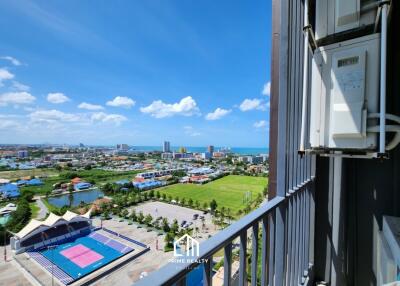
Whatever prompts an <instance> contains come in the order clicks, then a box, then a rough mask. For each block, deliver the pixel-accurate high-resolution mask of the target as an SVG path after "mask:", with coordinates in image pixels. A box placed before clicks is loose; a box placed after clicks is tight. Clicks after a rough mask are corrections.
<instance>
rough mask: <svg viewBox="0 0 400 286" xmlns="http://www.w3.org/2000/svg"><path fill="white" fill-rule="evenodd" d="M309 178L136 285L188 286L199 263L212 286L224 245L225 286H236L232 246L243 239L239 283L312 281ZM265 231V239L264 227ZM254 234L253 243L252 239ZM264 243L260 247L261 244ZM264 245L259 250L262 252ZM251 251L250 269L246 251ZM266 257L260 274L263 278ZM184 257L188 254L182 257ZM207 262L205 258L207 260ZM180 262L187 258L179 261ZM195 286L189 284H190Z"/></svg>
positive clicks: (270, 283)
mask: <svg viewBox="0 0 400 286" xmlns="http://www.w3.org/2000/svg"><path fill="white" fill-rule="evenodd" d="M310 183H311V181H305V182H304V184H303V185H301V186H299V188H298V189H297V190H296V191H293V192H291V193H290V194H287V195H286V196H285V197H279V196H278V197H275V198H273V199H271V200H270V201H268V202H266V203H265V204H263V205H262V206H260V207H259V208H258V209H256V210H254V211H253V212H251V213H250V214H248V215H246V216H245V217H243V218H242V219H240V220H239V221H237V222H235V223H233V224H232V225H230V226H229V227H227V228H226V229H224V230H222V231H220V232H219V233H217V234H216V235H214V236H212V237H211V238H209V239H208V240H206V241H204V242H203V243H201V244H200V247H199V248H200V251H199V256H198V257H195V259H187V260H186V259H182V260H185V261H186V262H183V263H169V264H167V265H165V266H164V267H162V268H161V269H159V270H157V271H155V272H153V273H151V274H150V275H149V276H147V277H145V278H144V279H142V280H140V281H138V282H137V283H136V284H135V285H140V286H155V285H177V286H182V285H189V283H187V279H186V278H187V275H188V273H189V272H190V271H192V270H193V269H194V268H195V267H197V266H198V265H199V264H202V265H203V267H202V269H203V285H206V286H211V285H212V275H213V272H212V258H213V255H214V254H215V253H216V252H217V251H219V250H220V249H222V248H223V249H224V286H229V285H231V282H232V280H231V275H232V271H231V270H232V268H231V266H232V245H233V243H234V241H235V240H237V239H239V240H240V243H239V255H238V260H239V265H240V266H239V278H238V279H239V283H238V284H239V285H247V284H248V274H250V277H251V279H250V282H251V285H254V286H255V285H308V284H309V283H310V276H311V271H310V270H312V256H313V251H312V244H313V241H312V238H313V227H312V226H313V209H314V208H313V201H314V198H313V186H312V185H313V184H312V183H311V184H310ZM260 230H261V232H262V234H261V239H259V237H260V236H259V231H260ZM249 237H250V238H251V247H248V243H247V240H248V238H249ZM260 244H261V245H260ZM259 249H260V252H261V253H259ZM248 250H250V252H251V254H250V253H249V254H250V255H251V265H249V266H250V273H247V269H248V265H247V261H248V259H247V257H248V255H247V251H248ZM259 257H261V277H258V276H257V274H258V267H259V265H258V264H259ZM183 258H185V257H183ZM203 261H205V262H203ZM180 262H182V261H181V260H180ZM189 286H190V285H189Z"/></svg>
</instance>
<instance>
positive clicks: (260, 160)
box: [249, 156, 264, 165]
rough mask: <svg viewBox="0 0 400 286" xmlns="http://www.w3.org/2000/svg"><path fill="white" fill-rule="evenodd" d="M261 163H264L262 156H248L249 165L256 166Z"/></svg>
mask: <svg viewBox="0 0 400 286" xmlns="http://www.w3.org/2000/svg"><path fill="white" fill-rule="evenodd" d="M263 162H264V159H263V157H262V156H250V157H249V163H250V164H254V165H257V164H262V163H263Z"/></svg>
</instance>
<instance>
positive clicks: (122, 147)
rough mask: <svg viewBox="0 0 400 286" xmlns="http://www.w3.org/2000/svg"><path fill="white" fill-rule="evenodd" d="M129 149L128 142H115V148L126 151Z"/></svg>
mask: <svg viewBox="0 0 400 286" xmlns="http://www.w3.org/2000/svg"><path fill="white" fill-rule="evenodd" d="M128 149H129V146H128V144H117V150H120V151H126V150H128Z"/></svg>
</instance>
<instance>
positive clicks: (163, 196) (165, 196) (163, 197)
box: [162, 194, 171, 201]
mask: <svg viewBox="0 0 400 286" xmlns="http://www.w3.org/2000/svg"><path fill="white" fill-rule="evenodd" d="M170 197H171V196H169V197H168V200H169V201H171V200H170V199H169V198H170ZM162 199H163V201H165V200H166V199H167V195H166V194H162Z"/></svg>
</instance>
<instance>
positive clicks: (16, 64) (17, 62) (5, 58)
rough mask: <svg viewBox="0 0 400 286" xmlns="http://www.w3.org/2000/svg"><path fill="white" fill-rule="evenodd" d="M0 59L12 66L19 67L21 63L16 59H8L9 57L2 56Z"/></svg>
mask: <svg viewBox="0 0 400 286" xmlns="http://www.w3.org/2000/svg"><path fill="white" fill-rule="evenodd" d="M0 59H2V60H7V61H9V62H11V63H12V64H13V65H14V66H20V65H21V62H20V61H19V60H17V59H16V58H13V57H10V56H3V57H0Z"/></svg>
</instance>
